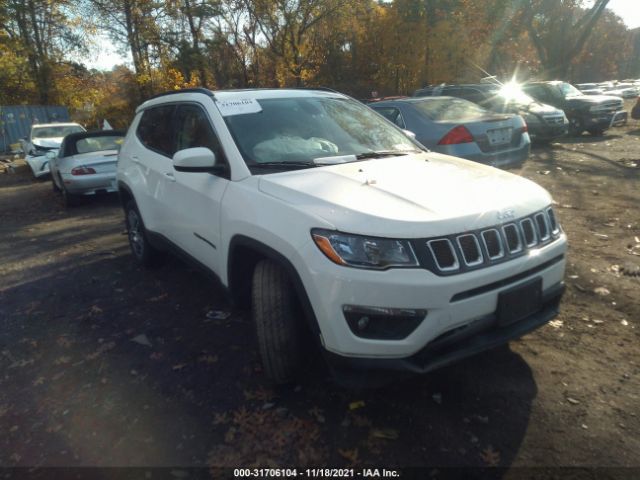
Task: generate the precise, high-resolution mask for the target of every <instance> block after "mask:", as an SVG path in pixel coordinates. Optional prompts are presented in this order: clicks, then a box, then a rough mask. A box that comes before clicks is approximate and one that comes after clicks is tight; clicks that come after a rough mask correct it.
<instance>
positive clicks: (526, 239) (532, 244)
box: [425, 207, 561, 274]
mask: <svg viewBox="0 0 640 480" xmlns="http://www.w3.org/2000/svg"><path fill="white" fill-rule="evenodd" d="M560 232H561V229H560V225H559V224H558V221H557V219H556V217H555V214H554V212H553V209H552V207H547V208H545V209H544V210H542V211H538V212H535V213H533V214H531V215H527V216H526V217H523V218H520V219H518V220H514V221H511V222H509V223H506V224H503V225H496V226H495V227H490V228H485V229H483V230H477V231H472V232H464V233H460V234H456V235H450V236H447V237H442V238H434V239H425V240H426V242H425V244H426V246H427V247H428V250H429V251H430V254H431V258H432V259H433V261H432V262H431V264H432V265H434V267H435V268H436V271H440V272H443V273H448V274H452V273H456V272H463V271H465V270H466V269H468V268H469V269H471V268H473V269H476V268H482V266H489V265H493V264H495V263H500V262H503V261H507V260H509V259H510V258H513V257H518V256H520V255H521V254H523V253H525V252H526V251H527V250H528V249H532V248H537V247H538V246H542V245H546V244H548V242H549V241H553V240H555V239H557V238H558V237H559V235H560ZM481 245H482V246H481Z"/></svg>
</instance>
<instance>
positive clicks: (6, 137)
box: [0, 105, 69, 153]
mask: <svg viewBox="0 0 640 480" xmlns="http://www.w3.org/2000/svg"><path fill="white" fill-rule="evenodd" d="M68 121H69V111H68V110H67V107H57V106H40V105H9V106H6V107H3V106H0V153H2V152H8V151H10V147H9V146H10V145H11V144H12V143H17V142H18V140H20V139H21V138H24V137H27V136H28V135H29V132H30V131H31V125H33V124H34V123H53V122H68Z"/></svg>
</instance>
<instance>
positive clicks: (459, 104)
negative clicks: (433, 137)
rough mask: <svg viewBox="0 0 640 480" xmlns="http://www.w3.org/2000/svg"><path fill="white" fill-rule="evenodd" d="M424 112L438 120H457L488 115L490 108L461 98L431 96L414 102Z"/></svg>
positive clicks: (432, 118)
mask: <svg viewBox="0 0 640 480" xmlns="http://www.w3.org/2000/svg"><path fill="white" fill-rule="evenodd" d="M413 105H414V106H415V107H416V108H417V109H418V110H420V112H421V113H422V114H424V115H425V116H427V117H428V118H430V119H431V120H434V121H436V122H452V121H453V122H456V121H459V120H468V119H472V118H481V117H486V116H487V115H488V114H489V111H488V110H485V109H484V108H482V107H479V106H478V105H476V104H475V103H472V102H469V101H467V100H463V99H461V98H448V97H445V98H429V99H425V100H421V101H418V102H414V103H413Z"/></svg>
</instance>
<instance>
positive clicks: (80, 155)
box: [47, 130, 126, 207]
mask: <svg viewBox="0 0 640 480" xmlns="http://www.w3.org/2000/svg"><path fill="white" fill-rule="evenodd" d="M125 133H126V132H123V131H119V130H102V131H98V132H81V133H72V134H71V135H67V136H66V137H65V138H64V140H63V141H62V145H61V146H60V150H59V151H58V152H57V154H56V153H55V152H49V153H48V154H47V157H48V158H49V164H50V168H51V182H52V183H53V189H54V190H55V191H58V192H61V193H62V198H63V201H64V204H65V206H67V207H68V206H72V205H75V204H76V203H77V202H78V200H79V199H80V198H82V197H84V196H90V195H96V194H100V193H111V192H116V191H117V190H118V188H117V185H116V165H117V161H118V151H119V150H120V145H122V141H123V139H124V135H125Z"/></svg>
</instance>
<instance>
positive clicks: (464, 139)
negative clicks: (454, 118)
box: [438, 125, 473, 145]
mask: <svg viewBox="0 0 640 480" xmlns="http://www.w3.org/2000/svg"><path fill="white" fill-rule="evenodd" d="M471 142H473V135H471V132H470V131H469V130H467V128H466V127H465V126H464V125H458V126H457V127H455V128H453V129H451V130H450V131H449V132H448V133H447V134H446V135H445V136H444V137H442V138H441V139H440V141H439V142H438V145H456V144H458V143H471Z"/></svg>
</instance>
